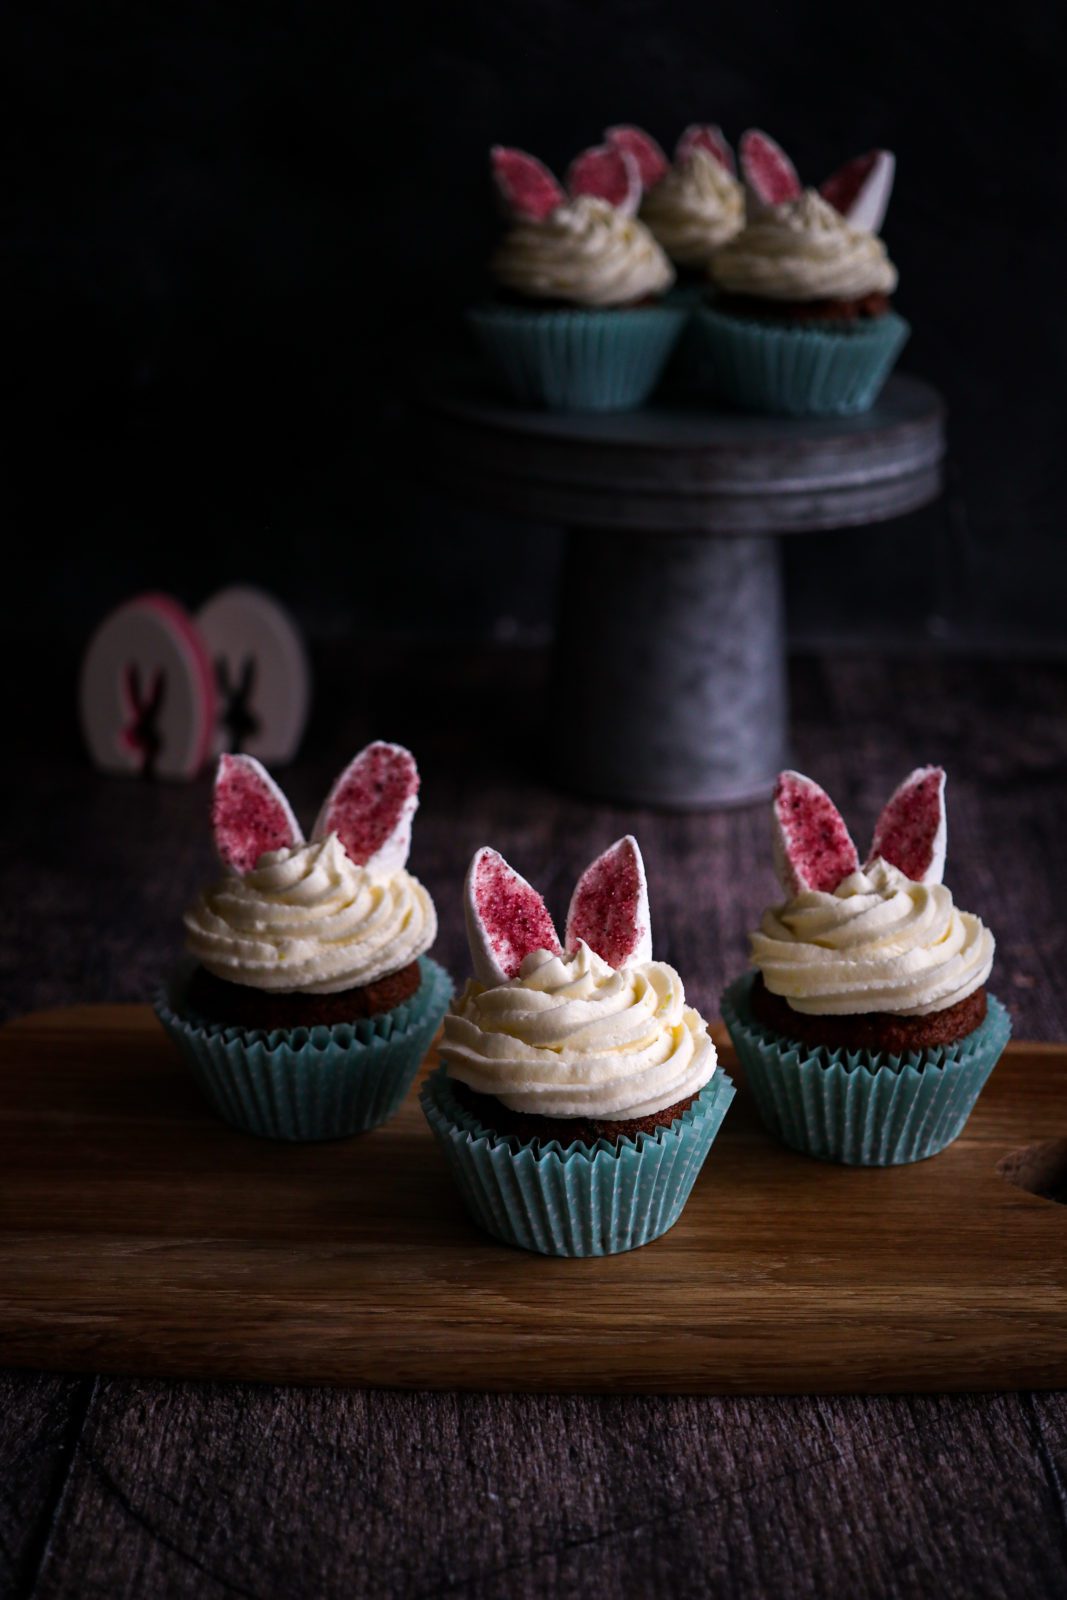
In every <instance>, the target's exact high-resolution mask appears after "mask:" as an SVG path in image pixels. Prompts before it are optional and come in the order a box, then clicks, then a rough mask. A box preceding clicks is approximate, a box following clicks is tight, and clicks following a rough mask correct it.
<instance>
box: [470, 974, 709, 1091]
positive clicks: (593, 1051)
mask: <svg viewBox="0 0 1067 1600" xmlns="http://www.w3.org/2000/svg"><path fill="white" fill-rule="evenodd" d="M442 1054H443V1056H444V1058H445V1060H446V1061H447V1063H448V1070H449V1072H450V1073H451V1075H452V1076H453V1077H455V1078H459V1079H460V1080H461V1081H462V1082H463V1083H466V1084H468V1085H469V1086H470V1088H472V1089H474V1090H476V1091H477V1092H478V1093H481V1094H491V1095H495V1096H496V1098H497V1099H498V1100H502V1101H503V1103H504V1104H505V1105H506V1106H509V1107H510V1108H511V1110H513V1111H523V1112H527V1113H532V1114H534V1115H541V1116H549V1117H600V1118H635V1117H646V1116H650V1115H651V1114H652V1113H653V1112H655V1111H661V1110H662V1109H663V1107H664V1106H671V1105H674V1104H676V1102H677V1101H679V1100H684V1099H685V1098H686V1097H687V1096H689V1095H693V1094H696V1092H697V1090H698V1089H702V1088H703V1087H704V1085H705V1084H706V1083H707V1081H708V1079H709V1078H710V1077H711V1075H712V1073H713V1072H714V1071H715V1065H716V1056H715V1045H714V1044H713V1042H712V1040H711V1038H710V1036H709V1034H708V1030H707V1025H706V1023H705V1022H704V1020H703V1018H702V1017H700V1016H699V1015H698V1014H697V1012H695V1011H694V1010H693V1009H692V1007H690V1006H687V1005H686V1003H685V991H684V989H683V988H682V980H681V979H680V978H679V976H678V974H677V973H676V972H675V970H674V968H673V967H669V966H667V965H666V963H665V962H662V961H647V962H643V963H641V964H640V965H638V966H634V967H624V968H623V969H622V970H621V971H616V970H615V968H614V967H609V966H608V964H607V962H606V961H602V960H601V959H600V957H599V956H598V955H596V954H595V953H594V951H592V950H590V948H589V946H588V945H587V944H585V943H584V942H581V943H579V945H578V949H577V950H576V951H575V953H574V954H573V955H570V956H558V955H553V954H552V953H551V951H548V950H535V951H534V952H533V954H532V955H528V956H527V957H526V959H525V961H524V962H523V963H522V966H521V967H520V969H519V975H518V977H517V978H513V979H512V980H511V982H510V983H502V984H499V985H497V986H496V987H495V988H489V989H486V988H484V987H483V986H482V985H481V984H480V983H475V982H473V981H472V982H470V983H468V985H467V987H466V989H465V990H464V991H463V993H462V994H461V995H460V997H459V998H458V1000H456V1001H455V1002H454V1004H453V1007H452V1010H451V1011H450V1012H449V1013H448V1015H447V1016H446V1017H445V1039H444V1045H443V1047H442Z"/></svg>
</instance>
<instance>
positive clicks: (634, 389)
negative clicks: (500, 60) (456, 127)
mask: <svg viewBox="0 0 1067 1600" xmlns="http://www.w3.org/2000/svg"><path fill="white" fill-rule="evenodd" d="M492 164H493V175H494V178H495V181H496V186H497V190H498V192H499V194H500V196H501V199H502V201H503V204H504V207H505V210H506V213H507V216H508V219H509V226H508V229H507V232H506V234H505V236H504V238H503V239H502V240H501V242H500V245H499V246H498V248H497V250H496V252H495V254H494V256H493V258H492V261H491V263H490V272H491V275H492V277H493V280H494V282H495V284H496V286H497V297H496V299H495V300H494V301H493V302H491V303H489V304H485V305H482V306H479V307H477V308H475V309H474V310H472V311H471V312H469V313H468V316H469V320H470V323H471V326H472V328H473V330H474V334H475V337H476V338H477V340H478V343H479V345H480V347H481V349H482V352H483V355H484V356H485V359H486V361H487V362H488V363H489V365H490V367H491V369H492V370H493V371H494V373H495V374H496V376H497V378H498V380H499V381H500V382H501V383H502V385H503V386H504V388H505V389H506V390H507V392H508V393H509V394H510V395H511V396H512V397H513V398H514V399H516V400H519V401H522V402H523V403H525V404H529V405H537V406H545V407H547V408H548V409H549V410H552V411H626V410H630V409H632V408H633V407H635V406H639V405H641V404H642V403H643V401H644V400H646V399H647V398H648V396H649V394H650V393H651V392H652V390H653V389H654V388H655V386H656V384H657V382H658V380H659V377H660V374H661V373H662V371H663V368H664V366H665V365H666V362H667V359H668V357H669V356H670V353H671V351H672V349H673V348H674V345H675V343H676V342H677V339H678V336H679V334H680V332H681V330H682V326H683V324H684V322H685V312H684V311H683V310H682V309H681V308H679V307H678V306H673V305H664V304H662V303H661V302H662V300H663V296H664V295H665V294H666V293H667V291H668V290H669V289H670V287H671V285H672V284H673V282H674V269H673V267H672V266H671V264H670V262H669V261H668V259H667V257H666V255H665V254H664V252H663V250H662V249H661V248H660V246H659V245H658V244H657V243H656V241H655V239H654V238H653V237H652V234H651V233H650V232H649V230H648V229H647V228H646V227H645V225H644V223H642V222H640V221H638V219H637V217H636V216H635V214H634V213H635V212H636V210H637V207H638V204H639V202H640V199H641V179H640V175H639V173H638V169H637V164H636V162H635V161H634V159H633V157H632V156H630V155H629V154H627V152H625V151H623V150H617V149H614V148H612V147H611V146H609V145H604V146H600V147H598V148H596V149H593V150H586V151H585V152H584V153H583V154H582V155H580V156H578V158H577V159H576V160H575V161H574V162H573V163H572V165H571V167H570V169H569V171H568V173H567V190H566V192H565V191H564V189H563V188H562V187H561V186H560V184H558V183H557V182H556V179H555V178H554V177H553V176H552V174H551V173H550V172H549V171H548V170H547V169H546V168H545V167H543V166H542V165H541V163H540V162H539V161H535V160H534V158H533V156H528V155H525V154H524V153H523V152H522V151H521V150H506V149H503V148H502V147H499V146H498V147H497V148H496V149H494V150H493V153H492Z"/></svg>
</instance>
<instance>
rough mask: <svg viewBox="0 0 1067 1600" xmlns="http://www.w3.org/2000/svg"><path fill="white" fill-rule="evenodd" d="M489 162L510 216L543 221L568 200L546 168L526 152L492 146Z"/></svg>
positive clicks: (531, 220) (501, 146) (499, 145)
mask: <svg viewBox="0 0 1067 1600" xmlns="http://www.w3.org/2000/svg"><path fill="white" fill-rule="evenodd" d="M489 161H490V165H491V167H492V171H493V182H494V184H495V185H496V190H497V193H498V194H499V196H500V198H501V199H502V200H503V202H504V205H505V207H506V208H507V210H508V211H509V212H510V213H511V215H512V216H513V217H523V218H525V219H526V220H528V221H530V222H543V221H544V219H545V217H547V216H548V214H549V212H550V211H555V209H556V207H557V206H561V205H562V204H563V202H564V201H565V200H566V198H567V196H566V195H565V194H564V193H563V189H562V186H561V185H560V184H559V183H558V182H557V181H556V179H555V178H554V177H553V176H552V174H551V172H549V170H548V168H547V167H546V166H544V165H543V164H542V163H541V162H540V161H538V160H537V158H536V156H528V155H527V154H526V151H525V150H512V149H509V148H508V146H507V145H503V144H495V145H494V146H493V148H492V150H491V151H490V152H489Z"/></svg>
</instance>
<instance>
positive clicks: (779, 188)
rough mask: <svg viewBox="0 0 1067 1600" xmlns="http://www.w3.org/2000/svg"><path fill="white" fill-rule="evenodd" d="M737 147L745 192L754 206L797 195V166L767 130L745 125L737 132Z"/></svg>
mask: <svg viewBox="0 0 1067 1600" xmlns="http://www.w3.org/2000/svg"><path fill="white" fill-rule="evenodd" d="M739 149H740V153H741V175H742V177H743V178H744V180H745V192H746V194H747V195H748V198H749V200H750V201H751V202H752V203H753V205H754V206H755V208H756V209H757V210H763V209H766V207H768V206H779V205H781V204H782V203H783V201H785V200H796V199H798V198H799V196H800V193H801V186H800V179H799V178H798V177H797V169H796V167H794V165H793V163H792V162H791V161H790V159H789V157H788V156H787V155H786V153H785V151H784V150H783V149H782V147H781V145H780V144H776V143H775V141H774V140H773V139H772V138H771V136H770V134H769V133H764V132H762V130H761V129H759V128H749V129H748V130H747V132H745V133H743V134H742V135H741V144H740V146H739Z"/></svg>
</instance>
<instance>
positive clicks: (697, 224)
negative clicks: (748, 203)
mask: <svg viewBox="0 0 1067 1600" xmlns="http://www.w3.org/2000/svg"><path fill="white" fill-rule="evenodd" d="M641 221H642V222H645V223H647V224H648V226H649V228H650V229H651V230H652V232H653V233H654V234H655V236H656V238H657V239H658V240H659V242H660V244H661V245H662V246H663V248H664V250H666V252H667V254H668V255H669V256H670V257H671V259H672V260H673V261H677V262H678V263H679V264H680V265H681V266H683V267H700V268H704V267H707V265H708V262H709V261H710V260H711V256H712V253H713V252H714V251H716V250H718V249H720V248H721V247H722V246H723V245H724V244H725V243H726V241H727V240H728V239H732V238H733V237H734V235H735V234H736V233H738V232H740V230H741V228H743V227H744V223H745V202H744V193H743V191H742V188H741V185H740V184H739V183H738V181H737V179H736V178H735V177H734V176H733V175H732V174H731V173H729V172H727V170H726V168H725V167H724V166H723V164H722V162H721V161H716V159H715V157H714V156H713V155H712V154H711V153H710V151H708V150H702V149H700V148H697V149H696V150H694V151H692V153H691V154H690V155H689V157H688V158H687V159H686V160H685V161H683V162H681V163H680V164H679V165H677V166H674V167H672V168H671V169H670V171H669V172H668V173H667V174H666V176H665V177H663V178H661V179H660V181H659V183H657V184H656V185H655V187H654V188H653V189H650V190H649V191H648V193H647V194H646V195H645V198H644V200H643V201H642V204H641Z"/></svg>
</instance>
